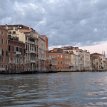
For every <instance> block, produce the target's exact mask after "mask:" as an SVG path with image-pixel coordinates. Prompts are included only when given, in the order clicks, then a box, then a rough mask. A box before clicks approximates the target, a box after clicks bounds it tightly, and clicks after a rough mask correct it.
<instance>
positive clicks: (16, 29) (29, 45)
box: [2, 25, 39, 72]
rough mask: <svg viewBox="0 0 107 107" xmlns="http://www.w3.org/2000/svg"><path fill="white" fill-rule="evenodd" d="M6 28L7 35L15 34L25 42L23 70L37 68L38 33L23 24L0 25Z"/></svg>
mask: <svg viewBox="0 0 107 107" xmlns="http://www.w3.org/2000/svg"><path fill="white" fill-rule="evenodd" d="M2 27H3V28H5V29H7V30H8V36H11V35H12V36H14V35H15V36H16V37H18V38H19V41H21V42H23V43H24V44H25V61H24V64H25V65H24V71H28V72H29V71H37V70H38V35H39V34H38V33H37V32H36V31H35V30H34V29H32V28H30V27H27V26H24V25H2Z"/></svg>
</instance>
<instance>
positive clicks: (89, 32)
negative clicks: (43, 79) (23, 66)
mask: <svg viewBox="0 0 107 107" xmlns="http://www.w3.org/2000/svg"><path fill="white" fill-rule="evenodd" d="M0 23H1V24H25V25H28V26H30V27H33V28H34V29H35V30H37V31H38V32H39V33H40V34H46V35H47V36H48V37H49V46H56V45H82V46H87V45H92V44H94V45H95V44H97V43H99V42H101V41H104V42H105V41H107V0H0Z"/></svg>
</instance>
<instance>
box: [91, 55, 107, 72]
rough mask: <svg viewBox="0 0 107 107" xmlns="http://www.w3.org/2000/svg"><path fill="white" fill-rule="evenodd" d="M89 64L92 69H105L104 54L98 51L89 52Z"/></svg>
mask: <svg viewBox="0 0 107 107" xmlns="http://www.w3.org/2000/svg"><path fill="white" fill-rule="evenodd" d="M91 64H92V70H93V71H100V70H106V58H105V55H103V54H99V53H93V54H91Z"/></svg>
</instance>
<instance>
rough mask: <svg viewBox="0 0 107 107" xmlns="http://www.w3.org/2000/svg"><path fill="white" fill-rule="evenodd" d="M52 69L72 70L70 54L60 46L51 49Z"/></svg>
mask: <svg viewBox="0 0 107 107" xmlns="http://www.w3.org/2000/svg"><path fill="white" fill-rule="evenodd" d="M48 54H49V60H50V64H49V66H50V70H52V71H54V70H56V71H70V65H71V62H70V57H71V56H70V54H69V53H68V52H63V50H62V49H60V48H55V49H53V50H50V51H49V53H48Z"/></svg>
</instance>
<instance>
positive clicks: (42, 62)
mask: <svg viewBox="0 0 107 107" xmlns="http://www.w3.org/2000/svg"><path fill="white" fill-rule="evenodd" d="M47 57H48V38H47V37H46V36H45V35H40V36H39V38H38V70H39V71H46V70H47V63H48V62H47V59H48V58H47Z"/></svg>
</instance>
